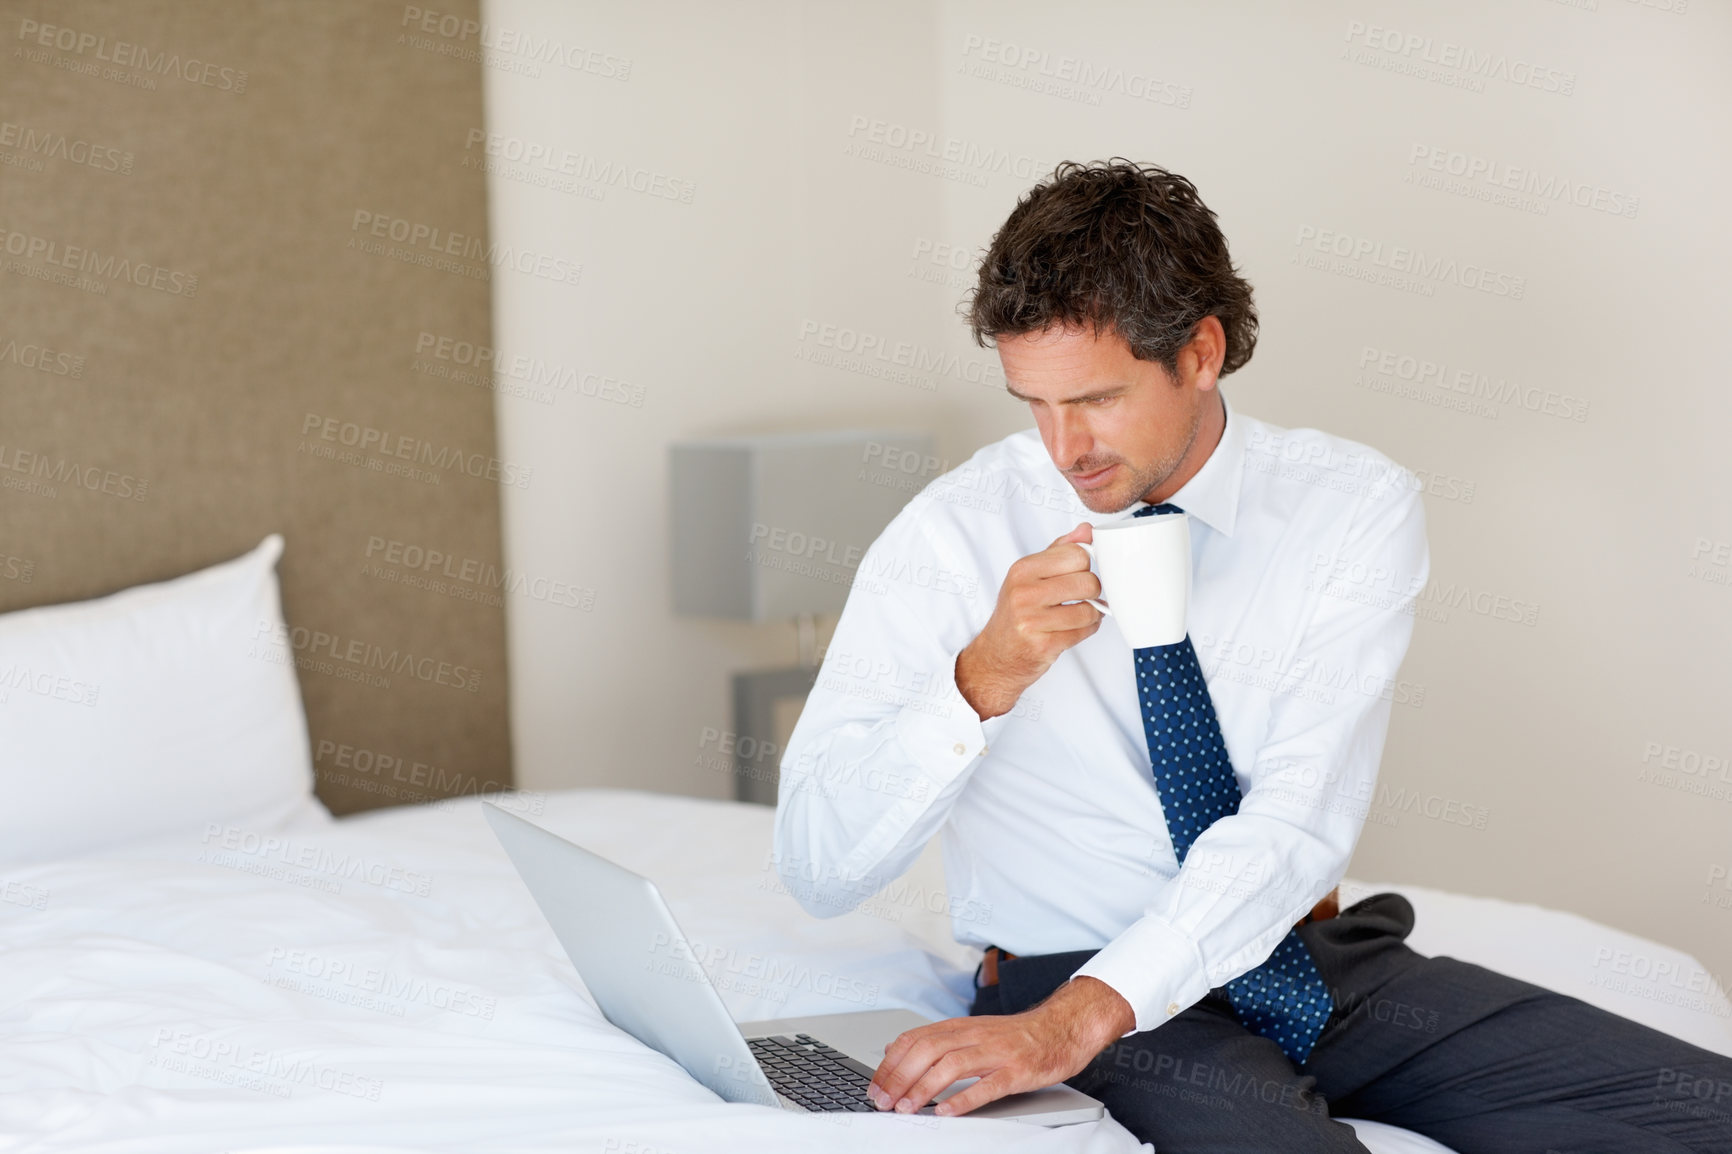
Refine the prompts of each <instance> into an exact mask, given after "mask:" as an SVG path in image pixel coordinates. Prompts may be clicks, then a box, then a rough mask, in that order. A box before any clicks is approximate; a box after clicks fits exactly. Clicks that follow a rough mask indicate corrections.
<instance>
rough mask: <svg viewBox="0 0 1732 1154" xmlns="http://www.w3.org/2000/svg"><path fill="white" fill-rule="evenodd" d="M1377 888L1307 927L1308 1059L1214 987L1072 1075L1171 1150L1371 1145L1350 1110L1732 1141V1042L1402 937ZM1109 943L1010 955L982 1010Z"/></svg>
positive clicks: (1397, 1119) (1467, 1143)
mask: <svg viewBox="0 0 1732 1154" xmlns="http://www.w3.org/2000/svg"><path fill="white" fill-rule="evenodd" d="M1412 928H1413V907H1412V906H1411V905H1409V904H1408V902H1407V899H1406V898H1403V897H1402V896H1400V895H1399V894H1376V895H1374V896H1372V897H1369V898H1366V899H1365V900H1364V901H1362V902H1360V903H1358V904H1357V905H1355V906H1352V907H1351V908H1349V909H1346V910H1343V911H1342V912H1341V913H1340V914H1339V915H1338V916H1336V917H1334V918H1331V919H1329V920H1327V921H1322V922H1313V923H1311V924H1309V925H1306V926H1303V927H1301V928H1300V930H1299V934H1300V936H1301V938H1302V939H1303V940H1304V942H1305V945H1306V948H1307V949H1309V950H1310V952H1311V956H1312V959H1313V960H1314V961H1315V962H1316V963H1317V969H1318V972H1319V973H1320V974H1321V975H1322V977H1323V980H1324V982H1325V983H1326V984H1327V985H1328V986H1329V990H1330V993H1331V995H1332V996H1333V998H1334V1000H1335V1010H1334V1012H1333V1013H1332V1014H1331V1015H1330V1017H1329V1021H1328V1023H1327V1024H1326V1025H1325V1026H1324V1028H1323V1033H1322V1035H1321V1036H1320V1037H1319V1038H1318V1040H1317V1045H1316V1047H1315V1048H1314V1049H1313V1050H1312V1051H1311V1055H1310V1057H1309V1058H1308V1059H1307V1060H1306V1062H1305V1064H1304V1065H1303V1066H1300V1067H1298V1068H1297V1069H1295V1068H1294V1066H1293V1064H1292V1062H1290V1061H1289V1060H1288V1059H1287V1056H1286V1055H1285V1054H1283V1053H1282V1052H1281V1048H1280V1047H1279V1046H1277V1045H1276V1044H1275V1043H1274V1042H1272V1041H1270V1040H1268V1039H1267V1038H1263V1037H1261V1036H1259V1035H1257V1034H1254V1033H1252V1032H1250V1031H1249V1030H1247V1029H1245V1028H1244V1027H1243V1026H1242V1025H1240V1024H1239V1020H1238V1018H1237V1017H1236V1016H1235V1015H1234V1013H1233V1008H1232V1006H1231V1004H1229V1003H1228V1001H1227V999H1226V995H1225V991H1223V990H1221V989H1215V990H1211V991H1210V992H1209V994H1208V995H1207V996H1206V997H1205V998H1204V999H1203V1000H1202V1001H1201V1002H1198V1003H1197V1004H1196V1005H1194V1006H1192V1007H1190V1008H1189V1009H1187V1010H1184V1011H1183V1012H1181V1013H1179V1014H1177V1015H1175V1016H1174V1017H1173V1018H1171V1019H1170V1020H1168V1021H1167V1022H1165V1023H1163V1024H1162V1025H1161V1026H1160V1028H1158V1029H1155V1030H1149V1031H1146V1032H1144V1033H1140V1034H1132V1035H1130V1036H1129V1037H1126V1038H1121V1039H1119V1040H1118V1041H1117V1042H1114V1043H1113V1044H1112V1045H1110V1046H1108V1047H1107V1048H1106V1049H1105V1050H1103V1051H1102V1052H1101V1053H1100V1055H1099V1056H1098V1057H1096V1058H1095V1059H1094V1061H1093V1062H1091V1063H1090V1064H1089V1065H1088V1066H1087V1067H1086V1068H1085V1069H1084V1070H1083V1071H1082V1072H1081V1073H1079V1074H1078V1075H1077V1076H1076V1077H1074V1078H1072V1079H1070V1082H1069V1084H1070V1085H1072V1086H1074V1087H1076V1088H1077V1089H1078V1090H1081V1091H1083V1092H1084V1093H1086V1094H1092V1095H1094V1096H1095V1097H1096V1098H1099V1099H1100V1100H1101V1101H1102V1102H1104V1103H1106V1106H1107V1108H1108V1109H1109V1110H1110V1111H1112V1115H1113V1117H1114V1118H1116V1119H1118V1120H1119V1122H1121V1123H1122V1124H1123V1125H1124V1126H1125V1128H1126V1129H1128V1130H1130V1132H1131V1133H1132V1134H1134V1135H1136V1136H1137V1138H1139V1139H1140V1140H1142V1141H1144V1142H1153V1143H1154V1145H1155V1149H1156V1150H1157V1151H1159V1152H1160V1154H1205V1152H1209V1154H1212V1152H1220V1154H1247V1152H1252V1151H1271V1152H1279V1154H1309V1152H1311V1151H1361V1152H1363V1151H1364V1150H1365V1147H1364V1146H1362V1145H1360V1143H1359V1142H1358V1141H1357V1140H1356V1139H1355V1137H1354V1134H1353V1130H1352V1128H1351V1127H1349V1126H1347V1125H1346V1124H1345V1123H1342V1122H1337V1121H1334V1120H1333V1117H1332V1116H1335V1115H1340V1116H1345V1117H1352V1118H1367V1119H1372V1120H1375V1121H1379V1122H1387V1123H1389V1124H1390V1125H1394V1126H1402V1127H1405V1128H1406V1129H1409V1130H1413V1131H1417V1132H1418V1133H1421V1134H1424V1135H1427V1136H1428V1137H1431V1138H1434V1139H1436V1140H1437V1141H1439V1142H1442V1143H1443V1144H1444V1145H1446V1146H1449V1147H1451V1148H1452V1149H1454V1150H1456V1151H1458V1154H1649V1152H1653V1154H1684V1152H1686V1151H1688V1152H1689V1154H1732V1058H1726V1057H1722V1056H1720V1055H1718V1054H1713V1053H1710V1052H1709V1051H1707V1050H1703V1049H1701V1048H1700V1047H1697V1046H1692V1045H1690V1044H1689V1043H1688V1042H1682V1041H1679V1040H1678V1039H1676V1038H1673V1037H1670V1036H1668V1035H1666V1034H1662V1033H1660V1032H1659V1031H1658V1030H1652V1029H1649V1028H1648V1027H1646V1026H1641V1025H1638V1024H1636V1023H1635V1022H1632V1021H1629V1020H1628V1019H1626V1018H1620V1017H1618V1016H1617V1015H1616V1014H1610V1013H1607V1012H1606V1011H1604V1010H1599V1009H1596V1008H1594V1007H1593V1006H1590V1005H1588V1004H1587V1003H1585V1002H1582V1001H1579V1000H1577V999H1575V998H1570V997H1566V996H1564V995H1562V994H1556V993H1553V992H1551V991H1549V990H1545V989H1541V988H1540V987H1538V986H1533V985H1529V984H1528V983H1526V982H1519V981H1516V980H1515V979H1514V978H1507V977H1505V976H1503V975H1502V974H1499V973H1495V972H1493V971H1491V970H1488V969H1485V968H1483V967H1481V966H1474V965H1469V964H1467V963H1465V962H1459V961H1456V960H1455V959H1454V958H1446V957H1438V958H1427V957H1423V956H1421V955H1419V954H1416V953H1414V952H1413V950H1411V949H1409V948H1408V946H1407V944H1406V942H1405V941H1404V940H1403V939H1405V938H1406V937H1407V934H1408V932H1409V931H1410V930H1412ZM1093 953H1094V951H1093V950H1079V951H1076V952H1073V953H1063V954H1043V955H1039V956H1032V957H1019V958H1013V959H1010V960H1008V961H1004V962H1001V963H1000V964H999V968H998V974H999V980H998V984H997V985H996V986H990V987H987V988H985V989H977V991H976V993H975V999H974V1006H973V1008H972V1009H971V1011H970V1012H971V1013H974V1014H1013V1013H1017V1012H1019V1011H1021V1010H1025V1009H1028V1008H1029V1007H1031V1006H1033V1005H1035V1004H1036V1003H1037V1002H1039V1001H1041V1000H1042V999H1043V998H1045V997H1046V996H1047V995H1048V994H1050V993H1052V992H1053V991H1054V990H1056V989H1057V988H1058V987H1059V986H1061V985H1063V984H1064V983H1065V982H1066V981H1067V980H1068V979H1069V978H1070V976H1071V974H1072V973H1073V972H1075V970H1076V969H1077V967H1078V966H1080V965H1082V964H1083V962H1084V961H1086V960H1087V959H1088V958H1089V957H1091V956H1092V955H1093Z"/></svg>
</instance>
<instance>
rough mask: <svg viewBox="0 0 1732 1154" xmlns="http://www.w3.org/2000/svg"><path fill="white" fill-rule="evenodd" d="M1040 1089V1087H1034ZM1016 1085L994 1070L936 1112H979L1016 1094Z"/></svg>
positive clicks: (938, 1107)
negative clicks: (987, 1105) (1007, 1095)
mask: <svg viewBox="0 0 1732 1154" xmlns="http://www.w3.org/2000/svg"><path fill="white" fill-rule="evenodd" d="M1034 1088H1035V1089H1038V1087H1034ZM1015 1090H1016V1086H1015V1083H1014V1082H1013V1081H1012V1080H1011V1078H1010V1076H1009V1075H1007V1074H1006V1073H1005V1072H1004V1070H1003V1069H1002V1068H1001V1069H998V1070H994V1071H993V1072H992V1073H990V1074H988V1075H987V1076H986V1077H984V1078H982V1079H981V1080H980V1081H978V1082H976V1083H975V1084H974V1085H972V1086H970V1087H968V1088H967V1089H966V1090H958V1091H957V1092H956V1093H954V1094H952V1095H951V1096H950V1097H948V1098H946V1099H945V1100H944V1101H942V1102H940V1103H939V1104H938V1105H937V1106H936V1107H935V1108H934V1112H935V1113H938V1114H944V1115H946V1116H950V1115H956V1114H966V1113H968V1112H969V1111H970V1110H978V1109H979V1108H980V1107H982V1106H984V1105H986V1104H987V1103H988V1102H996V1101H998V1100H999V1099H1000V1098H1002V1097H1004V1096H1005V1095H1006V1094H1010V1093H1014V1092H1015Z"/></svg>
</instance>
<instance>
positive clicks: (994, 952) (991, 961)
mask: <svg viewBox="0 0 1732 1154" xmlns="http://www.w3.org/2000/svg"><path fill="white" fill-rule="evenodd" d="M1340 912H1341V888H1340V887H1339V886H1337V887H1336V888H1335V889H1332V890H1330V891H1329V892H1328V893H1326V894H1324V895H1323V900H1321V901H1319V902H1318V903H1317V904H1316V905H1314V906H1312V907H1311V912H1310V913H1308V914H1306V915H1305V916H1304V917H1302V918H1300V919H1299V921H1298V922H1296V923H1295V926H1294V928H1298V927H1299V926H1302V925H1305V924H1306V923H1307V922H1321V921H1324V920H1326V919H1328V918H1332V917H1334V916H1335V915H1336V914H1338V913H1340ZM1014 957H1016V955H1015V954H1013V953H1010V952H1009V951H1008V950H1001V949H999V948H998V947H997V946H987V947H986V956H985V957H984V958H982V959H981V961H980V988H981V989H983V990H984V989H985V988H986V987H988V986H996V985H998V963H1000V962H1003V961H1008V960H1010V959H1011V958H1014Z"/></svg>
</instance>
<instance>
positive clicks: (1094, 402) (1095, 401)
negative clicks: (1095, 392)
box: [1088, 397, 1118, 405]
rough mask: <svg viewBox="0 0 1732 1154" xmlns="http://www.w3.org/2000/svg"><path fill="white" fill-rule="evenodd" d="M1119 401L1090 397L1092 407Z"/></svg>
mask: <svg viewBox="0 0 1732 1154" xmlns="http://www.w3.org/2000/svg"><path fill="white" fill-rule="evenodd" d="M1117 399H1118V398H1117V397H1090V398H1089V401H1088V403H1089V404H1091V405H1104V404H1106V403H1107V402H1108V401H1115V400H1117Z"/></svg>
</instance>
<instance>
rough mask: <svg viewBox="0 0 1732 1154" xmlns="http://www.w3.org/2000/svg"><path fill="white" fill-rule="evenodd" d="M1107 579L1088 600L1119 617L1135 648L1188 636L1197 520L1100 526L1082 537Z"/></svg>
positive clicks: (1175, 516) (1167, 518) (1173, 517)
mask: <svg viewBox="0 0 1732 1154" xmlns="http://www.w3.org/2000/svg"><path fill="white" fill-rule="evenodd" d="M1077 544H1079V545H1081V546H1082V547H1083V549H1084V550H1085V551H1086V552H1087V553H1088V555H1089V560H1090V561H1091V562H1093V564H1094V568H1095V571H1096V574H1097V575H1098V576H1099V577H1100V579H1101V598H1102V599H1101V600H1096V599H1095V598H1093V597H1091V598H1088V603H1089V604H1090V605H1093V606H1094V607H1095V608H1096V609H1099V610H1100V611H1101V612H1102V613H1105V614H1106V615H1107V616H1108V617H1111V618H1112V619H1113V620H1114V621H1116V622H1118V626H1119V632H1120V633H1122V634H1124V638H1125V640H1126V641H1127V642H1129V644H1130V646H1131V648H1132V649H1141V648H1143V647H1144V646H1148V645H1176V644H1178V643H1179V642H1181V641H1183V640H1184V639H1185V610H1186V608H1187V607H1188V606H1189V605H1190V602H1191V521H1190V518H1189V517H1186V516H1185V515H1184V514H1183V513H1167V514H1165V515H1162V516H1156V517H1133V518H1131V519H1129V520H1126V521H1122V522H1117V523H1115V524H1112V525H1096V526H1095V529H1094V543H1093V544H1092V545H1091V544H1089V543H1088V542H1086V541H1079V542H1077Z"/></svg>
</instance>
